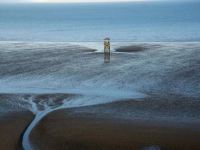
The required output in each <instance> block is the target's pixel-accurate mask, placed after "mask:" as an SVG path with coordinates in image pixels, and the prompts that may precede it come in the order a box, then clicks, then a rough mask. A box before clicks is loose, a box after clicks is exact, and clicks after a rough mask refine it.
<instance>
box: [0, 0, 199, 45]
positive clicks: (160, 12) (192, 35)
mask: <svg viewBox="0 0 200 150" xmlns="http://www.w3.org/2000/svg"><path fill="white" fill-rule="evenodd" d="M199 27H200V2H198V1H197V2H135V3H116V4H114V3H109V4H103V3H102V4H0V41H51V42H52V41H53V42H61V41H62V42H97V41H102V39H103V38H104V37H106V36H108V37H110V38H111V39H112V40H113V41H115V42H117V41H122V42H123V41H126V42H127V41H131V42H152V41H154V42H155V41H156V42H166V41H167V42H174V41H176V42H177V41H187V42H188V41H200V28H199Z"/></svg>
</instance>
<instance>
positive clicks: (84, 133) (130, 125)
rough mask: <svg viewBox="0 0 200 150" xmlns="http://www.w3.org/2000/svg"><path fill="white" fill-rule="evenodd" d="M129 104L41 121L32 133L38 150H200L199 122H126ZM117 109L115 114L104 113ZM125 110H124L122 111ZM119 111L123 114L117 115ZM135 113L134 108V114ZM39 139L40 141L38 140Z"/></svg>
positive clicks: (66, 112)
mask: <svg viewBox="0 0 200 150" xmlns="http://www.w3.org/2000/svg"><path fill="white" fill-rule="evenodd" d="M127 104H129V107H131V106H133V107H134V105H137V104H134V103H131V102H130V101H127V102H122V103H118V104H115V103H113V104H107V105H102V106H93V107H86V108H76V109H69V110H59V111H56V112H54V113H51V114H49V115H48V116H46V117H45V118H43V119H42V120H41V122H40V123H39V124H38V125H37V127H36V128H35V129H34V130H33V132H32V134H31V141H32V144H33V145H34V148H35V149H50V150H51V149H52V150H53V149H60V150H62V149H63V150H64V149H74V150H76V149H77V150H78V149H108V150H114V149H124V150H129V149H136V150H143V149H144V150H146V149H154V150H157V149H164V150H165V149H166V150H180V149H181V150H198V149H199V146H200V144H199V138H200V128H199V123H198V122H191V123H188V122H184V121H180V122H179V121H176V122H173V121H171V120H162V121H160V120H157V119H155V120H154V119H151V118H150V117H149V119H143V118H138V119H133V118H132V119H131V118H129V119H124V118H123V115H124V114H125V113H127V111H126V110H125V109H124V108H123V107H124V105H127ZM113 109H114V110H115V111H114V112H113V113H112V115H111V114H106V113H105V111H108V110H111V111H112V110H113ZM121 109H122V110H123V111H122V110H121ZM118 111H120V113H117V112H118ZM129 113H134V109H133V110H132V112H130V110H129ZM38 138H40V140H38Z"/></svg>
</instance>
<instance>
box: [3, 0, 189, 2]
mask: <svg viewBox="0 0 200 150" xmlns="http://www.w3.org/2000/svg"><path fill="white" fill-rule="evenodd" d="M125 1H137V2H138V1H168V0H0V3H26V2H28V3H29V2H35V3H59V2H60V3H72V2H73V3H76V2H125ZM169 1H172V0H169ZM174 1H176V0H174ZM178 1H186V0H178Z"/></svg>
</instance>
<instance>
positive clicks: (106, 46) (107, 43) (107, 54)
mask: <svg viewBox="0 0 200 150" xmlns="http://www.w3.org/2000/svg"><path fill="white" fill-rule="evenodd" d="M109 62H110V38H105V39H104V63H109Z"/></svg>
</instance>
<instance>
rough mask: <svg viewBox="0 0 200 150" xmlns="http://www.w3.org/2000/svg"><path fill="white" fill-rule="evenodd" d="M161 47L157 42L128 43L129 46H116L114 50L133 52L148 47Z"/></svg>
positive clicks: (147, 48)
mask: <svg viewBox="0 0 200 150" xmlns="http://www.w3.org/2000/svg"><path fill="white" fill-rule="evenodd" d="M159 47H161V45H158V44H135V45H130V46H121V47H118V48H116V52H128V53H133V52H140V51H145V50H149V49H156V48H159Z"/></svg>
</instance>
